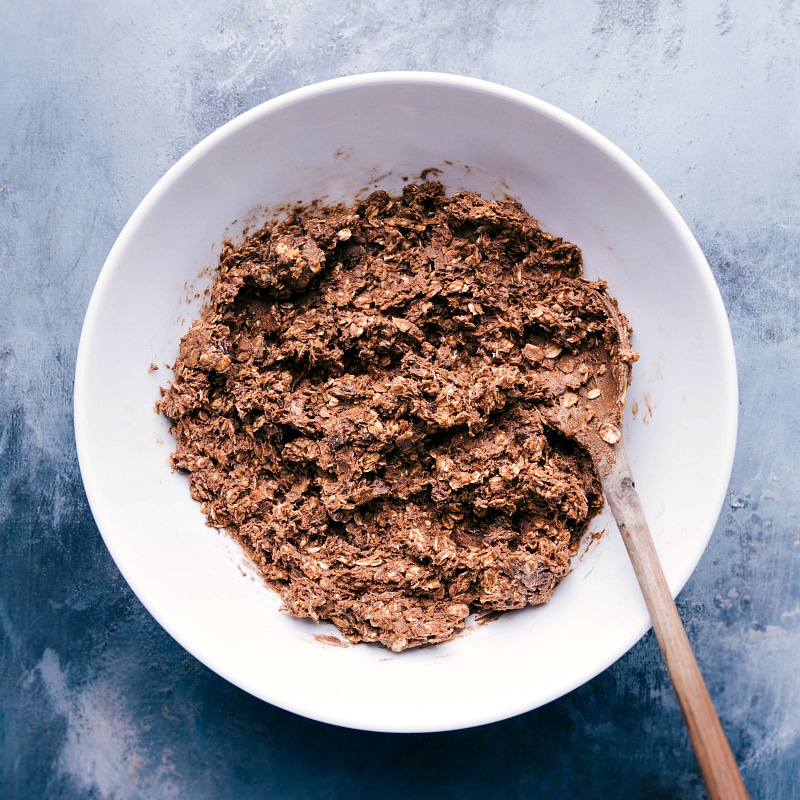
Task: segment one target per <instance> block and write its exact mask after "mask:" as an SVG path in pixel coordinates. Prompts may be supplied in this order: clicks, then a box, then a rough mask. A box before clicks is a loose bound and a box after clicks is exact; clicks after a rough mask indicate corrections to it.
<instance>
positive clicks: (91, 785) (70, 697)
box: [36, 648, 178, 800]
mask: <svg viewBox="0 0 800 800" xmlns="http://www.w3.org/2000/svg"><path fill="white" fill-rule="evenodd" d="M36 671H38V673H39V675H40V677H41V679H42V681H43V683H44V686H45V689H46V690H47V696H48V698H49V700H50V702H51V703H52V704H53V709H54V710H55V711H56V713H57V714H59V715H61V716H63V717H65V718H66V723H67V732H66V740H65V742H64V745H63V747H62V749H61V753H60V755H59V757H58V770H59V773H60V774H61V775H62V776H65V777H67V778H69V779H70V780H72V781H73V782H74V783H75V785H76V786H77V788H79V789H80V790H82V791H84V792H87V793H89V792H95V793H96V794H97V795H99V796H100V797H101V798H103V800H106V799H109V800H112V799H113V800H127V799H128V798H131V799H132V798H140V797H153V796H158V797H163V798H169V797H177V796H178V791H177V788H176V786H175V785H174V783H173V781H172V769H171V767H170V765H169V764H168V763H164V762H163V761H162V763H161V764H160V765H156V766H155V767H154V766H153V763H152V755H151V756H150V757H149V758H148V757H147V756H145V755H144V754H145V748H143V747H142V746H141V745H140V742H139V731H138V730H137V728H136V725H135V723H134V722H133V721H132V719H131V716H130V714H129V713H128V711H127V708H126V704H125V702H124V699H123V697H122V694H121V693H120V692H119V690H118V689H117V688H116V687H114V686H112V685H111V684H110V683H109V682H106V681H97V682H90V683H87V684H86V685H84V686H81V687H75V688H73V687H70V685H69V681H68V675H67V672H66V670H65V669H62V667H61V664H60V661H59V658H58V655H57V654H56V653H55V652H54V651H53V650H51V649H49V648H48V649H46V650H45V651H44V655H43V656H42V659H41V661H40V662H39V664H38V665H37V667H36Z"/></svg>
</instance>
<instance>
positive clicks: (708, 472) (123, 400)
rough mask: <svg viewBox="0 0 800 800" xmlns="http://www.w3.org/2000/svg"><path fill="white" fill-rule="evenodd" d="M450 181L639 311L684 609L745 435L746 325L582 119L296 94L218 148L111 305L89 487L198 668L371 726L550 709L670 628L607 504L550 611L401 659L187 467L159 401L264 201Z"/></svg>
mask: <svg viewBox="0 0 800 800" xmlns="http://www.w3.org/2000/svg"><path fill="white" fill-rule="evenodd" d="M428 167H438V168H439V169H441V170H442V172H441V173H440V175H439V177H440V179H441V180H442V181H443V182H444V183H445V185H446V187H447V189H448V190H449V191H454V190H458V189H471V190H475V191H478V192H481V193H483V194H484V195H486V196H492V197H501V196H506V195H510V196H512V197H515V198H517V199H518V200H520V201H521V202H522V203H523V205H524V206H525V207H526V208H527V209H528V210H529V211H530V212H531V213H532V214H533V215H534V216H535V217H537V218H538V219H539V220H540V221H541V223H542V225H543V226H544V227H545V228H546V229H549V230H550V231H552V232H554V233H557V234H558V235H561V236H563V237H564V238H566V239H568V240H570V241H572V242H575V243H576V244H578V245H580V247H581V248H582V249H583V254H584V261H585V270H586V275H587V276H588V277H590V278H594V277H602V278H604V279H605V280H607V281H608V283H609V286H610V290H611V293H612V294H613V295H615V296H616V297H617V298H618V299H619V302H620V306H621V307H622V309H623V310H624V311H625V312H626V313H627V315H628V316H629V318H630V320H631V322H632V324H633V327H634V337H633V340H634V346H635V347H636V349H637V350H638V351H639V352H640V353H641V360H640V361H639V362H638V363H637V364H636V366H635V369H634V378H633V385H632V386H631V389H630V393H629V402H628V412H627V418H626V421H625V430H624V435H625V440H626V443H627V446H628V449H629V454H630V458H631V462H632V465H633V470H634V474H635V477H636V485H637V488H638V489H639V491H640V493H641V497H642V501H643V504H644V507H645V510H646V512H647V515H648V517H649V521H650V525H651V528H652V531H653V535H654V538H655V540H656V545H657V548H658V551H659V554H660V556H661V559H662V562H663V565H664V570H665V572H666V575H667V578H668V581H669V585H670V588H671V590H672V591H673V593H677V592H678V591H679V590H680V589H681V587H682V586H683V584H684V583H685V582H686V580H687V579H688V577H689V575H690V574H691V572H692V570H693V569H694V568H695V566H696V565H697V562H698V561H699V559H700V556H701V555H702V553H703V550H704V548H705V546H706V544H707V542H708V539H709V537H710V535H711V533H712V530H713V528H714V525H715V522H716V519H717V516H718V514H719V511H720V508H721V505H722V502H723V498H724V494H725V491H726V487H727V483H728V479H729V477H730V470H731V466H732V461H733V453H734V444H735V438H736V424H737V383H736V369H735V364H734V356H733V346H732V342H731V336H730V330H729V327H728V322H727V318H726V315H725V311H724V308H723V305H722V301H721V299H720V295H719V292H718V290H717V287H716V285H715V283H714V280H713V277H712V275H711V272H710V270H709V268H708V265H707V263H706V261H705V259H704V258H703V255H702V253H701V251H700V249H699V247H698V245H697V243H696V242H695V240H694V238H693V237H692V235H691V233H690V232H689V230H688V228H687V227H686V225H685V224H684V222H683V221H682V220H681V218H680V216H679V215H678V213H677V212H676V211H675V209H674V208H673V207H672V205H671V204H670V203H669V201H668V200H667V199H666V198H665V197H664V195H663V194H662V193H661V191H660V190H659V189H658V188H657V187H656V186H655V185H654V184H653V182H652V181H651V180H650V179H649V178H648V177H647V176H646V175H645V174H644V173H643V172H642V170H641V169H639V168H638V167H637V166H636V165H635V164H634V163H633V162H632V161H631V160H630V159H629V158H628V157H626V156H625V155H624V154H623V153H622V152H620V150H618V149H617V148H616V147H615V146H614V145H612V144H610V143H609V142H608V141H607V140H606V139H604V138H603V137H602V136H600V135H599V134H598V133H596V132H595V131H594V130H592V129H591V128H589V127H587V126H586V125H584V124H582V123H581V122H579V121H577V120H576V119H574V118H573V117H571V116H569V115H567V114H566V113H564V112H563V111H560V110H558V109H556V108H554V107H552V106H550V105H548V104H547V103H544V102H542V101H540V100H537V99H535V98H533V97H530V96H529V95H526V94H523V93H521V92H518V91H513V90H511V89H507V88H504V87H501V86H497V85H494V84H490V83H486V82H483V81H478V80H472V79H468V78H462V77H456V76H453V75H439V74H430V73H379V74H371V75H362V76H355V77H350V78H341V79H337V80H333V81H327V82H325V83H320V84H317V85H314V86H310V87H307V88H305V89H300V90H298V91H294V92H290V93H289V94H286V95H283V96H281V97H278V98H275V99H274V100H270V101H269V102H267V103H264V104H263V105H261V106H258V107H257V108H254V109H253V110H251V111H249V112H247V113H245V114H243V115H242V116H240V117H238V118H236V119H235V120H233V121H232V122H229V123H228V124H227V125H224V126H223V127H222V128H220V129H219V130H217V131H216V132H215V133H213V134H212V135H211V136H209V137H208V138H207V139H205V140H204V141H202V142H201V143H200V144H199V145H197V146H196V147H195V148H194V149H192V150H191V151H190V152H189V153H188V154H187V155H186V156H184V158H182V159H181V160H180V161H179V162H178V163H177V164H176V165H175V166H174V167H173V168H172V169H171V170H169V172H167V174H166V175H165V176H164V177H163V178H162V179H161V180H160V181H159V182H158V184H157V185H156V186H155V188H154V189H153V190H152V191H151V192H150V193H149V194H148V195H147V197H146V198H145V199H144V201H143V202H142V204H141V205H140V206H139V208H138V209H137V210H136V212H135V213H134V214H133V216H132V217H131V219H130V221H129V222H128V224H127V225H126V226H125V228H124V230H123V231H122V233H121V234H120V236H119V239H118V240H117V242H116V244H115V245H114V248H113V249H112V251H111V253H110V254H109V256H108V260H107V261H106V263H105V266H104V267H103V270H102V273H101V274H100V277H99V279H98V281H97V286H96V288H95V291H94V294H93V296H92V299H91V303H90V305H89V309H88V312H87V315H86V321H85V324H84V328H83V334H82V337H81V342H80V349H79V353H78V361H77V372H76V378H75V432H76V437H77V445H78V456H79V459H80V465H81V471H82V474H83V480H84V483H85V486H86V492H87V495H88V498H89V502H90V504H91V507H92V511H93V512H94V516H95V519H96V521H97V524H98V526H99V528H100V531H101V533H102V535H103V537H104V539H105V542H106V544H107V546H108V548H109V550H110V552H111V554H112V556H113V557H114V560H115V561H116V563H117V565H118V566H119V568H120V570H121V572H122V574H123V575H124V576H125V578H126V580H127V581H128V582H129V583H130V585H131V587H132V588H133V591H134V592H135V593H136V594H137V595H138V597H139V598H140V599H141V601H142V602H143V603H144V605H145V606H146V607H147V608H148V609H149V611H150V612H151V613H152V614H153V616H154V617H155V618H156V619H157V620H158V621H159V622H160V623H161V625H163V626H164V628H165V629H166V630H167V631H168V632H169V633H170V634H171V635H172V636H174V637H175V639H177V640H178V642H180V643H181V644H182V645H183V646H184V647H185V648H186V649H187V650H188V651H189V652H191V653H192V654H193V655H194V656H196V657H197V658H198V659H199V660H200V661H202V662H203V663H204V664H206V665H207V666H208V667H210V668H211V669H212V670H214V671H215V672H217V673H219V674H220V675H222V676H223V677H225V678H227V679H228V680H229V681H231V682H232V683H234V684H236V685H237V686H239V687H241V688H242V689H244V690H246V691H248V692H250V693H251V694H253V695H255V696H257V697H260V698H262V699H263V700H266V701H268V702H270V703H274V704H275V705H278V706H281V707H283V708H285V709H289V710H291V711H294V712H297V713H298V714H303V715H305V716H307V717H311V718H314V719H318V720H322V721H325V722H330V723H335V724H338V725H344V726H348V727H353V728H361V729H366V730H378V731H406V732H411V731H436V730H449V729H456V728H463V727H468V726H472V725H478V724H482V723H487V722H492V721H495V720H500V719H504V718H507V717H510V716H512V715H515V714H519V713H521V712H524V711H528V710H530V709H533V708H536V707H537V706H540V705H542V704H544V703H547V702H549V701H550V700H553V699H555V698H557V697H559V696H561V695H563V694H565V693H566V692H569V691H570V690H572V689H574V688H576V687H577V686H579V685H581V684H582V683H584V682H585V681H587V680H589V679H590V678H592V677H594V676H595V675H597V674H598V673H600V672H601V671H602V670H604V669H605V668H606V667H608V666H609V665H610V664H612V663H613V662H614V661H616V660H617V659H618V658H619V657H620V656H622V655H623V654H624V653H625V652H626V651H627V650H628V649H629V648H630V647H631V646H632V645H633V644H634V643H635V642H636V641H637V640H638V639H639V638H640V637H641V636H642V635H643V634H644V633H645V632H646V630H647V629H648V627H649V625H650V621H649V617H648V614H647V611H646V609H645V606H644V602H643V601H642V599H641V595H640V592H639V589H638V586H637V584H636V581H635V579H634V576H633V572H632V569H631V566H630V564H629V561H628V558H627V556H626V553H625V551H624V548H623V546H622V544H621V541H620V539H619V535H618V532H617V530H616V527H615V525H614V523H613V521H612V519H611V517H610V515H609V513H608V511H606V512H605V513H604V514H603V515H601V517H599V518H598V520H597V521H596V523H595V525H594V526H593V530H594V531H603V530H605V531H606V535H603V536H601V537H599V538H597V539H596V540H595V541H593V542H592V543H591V544H590V545H588V546H586V547H585V548H584V551H583V552H582V553H581V554H580V556H579V557H577V558H576V559H575V563H574V568H573V571H572V572H571V574H570V575H569V576H568V577H567V578H566V579H565V580H564V581H563V582H562V584H561V585H560V586H559V587H558V588H557V589H556V591H555V594H554V596H553V599H552V601H551V602H550V603H549V604H547V605H545V606H539V607H536V608H528V609H525V610H523V611H517V612H512V613H509V614H507V615H505V616H503V617H502V618H501V619H499V620H496V621H493V622H491V623H490V624H485V625H481V624H478V623H473V624H471V625H470V626H469V628H468V630H466V631H465V632H464V633H462V634H461V635H459V636H458V637H457V638H456V639H455V640H453V641H451V642H449V643H446V644H442V645H438V646H435V647H428V648H423V649H419V650H412V651H407V652H404V653H400V654H393V653H391V652H389V651H387V650H385V649H383V648H380V647H378V646H373V645H363V644H362V645H357V646H352V645H347V646H343V645H342V644H341V641H340V643H339V644H338V645H337V644H335V643H332V642H333V641H335V640H340V637H338V636H337V631H336V629H335V628H334V627H333V626H332V625H327V624H323V625H319V626H317V625H314V624H313V623H311V622H308V621H303V620H298V619H295V618H292V617H289V616H288V615H287V614H285V613H283V612H281V611H280V610H279V606H280V601H279V599H278V596H277V595H276V594H275V593H273V591H272V590H270V589H269V588H268V587H266V586H265V585H264V584H263V583H262V582H261V581H260V579H259V578H258V577H257V576H256V575H255V573H254V571H253V570H252V569H251V568H250V566H249V565H248V564H247V562H246V561H245V559H244V558H243V556H242V554H241V553H240V551H239V550H238V548H237V546H236V545H235V544H233V542H232V541H230V540H229V539H228V538H227V537H226V536H225V535H224V534H220V533H218V532H217V531H215V530H213V529H212V528H209V527H207V526H206V525H205V520H204V517H203V515H202V514H201V512H200V508H199V505H198V504H197V503H195V502H194V501H193V500H191V498H190V496H189V486H188V481H187V478H186V476H184V475H181V474H178V473H174V472H172V471H171V470H170V466H169V453H170V451H171V449H172V448H173V439H172V437H171V435H170V433H169V429H168V425H167V421H166V420H165V418H164V417H163V416H160V415H157V414H156V413H154V404H155V402H156V400H157V399H158V396H159V393H158V389H159V386H160V385H165V384H166V382H167V381H168V380H169V378H170V377H171V373H170V372H169V370H168V369H166V368H165V366H164V365H165V364H167V363H171V362H172V361H173V360H174V359H175V357H176V355H177V352H178V342H179V339H180V337H181V335H182V334H183V333H184V331H185V330H186V328H187V327H188V325H189V324H190V322H191V321H192V319H194V318H195V316H196V315H197V314H198V312H199V310H200V307H201V305H202V302H203V290H204V289H205V288H206V287H207V286H208V285H209V284H210V282H211V279H212V275H211V272H212V268H213V267H214V266H215V265H216V260H217V256H218V253H219V250H220V246H221V242H222V240H223V238H224V237H225V236H232V237H237V236H239V237H240V236H241V233H242V228H243V226H244V225H245V224H246V222H248V221H249V222H250V223H253V222H259V221H262V220H263V219H264V218H265V216H266V211H265V210H264V209H265V208H267V209H269V208H275V207H278V206H282V205H284V204H286V203H294V202H297V201H308V200H311V199H314V198H319V197H324V198H326V199H327V200H330V201H349V200H352V199H353V197H354V196H355V195H356V194H357V193H359V192H360V193H362V194H363V192H364V191H365V190H371V189H373V188H375V187H381V188H385V189H387V190H389V191H397V190H399V189H400V188H401V186H402V185H403V182H404V181H405V180H406V179H407V178H412V177H416V176H418V175H419V174H420V172H421V170H423V169H425V168H428ZM151 363H155V364H157V365H159V366H160V367H161V368H160V369H159V370H158V371H157V372H151V371H148V367H149V365H150V364H151Z"/></svg>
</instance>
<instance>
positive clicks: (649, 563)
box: [601, 442, 748, 800]
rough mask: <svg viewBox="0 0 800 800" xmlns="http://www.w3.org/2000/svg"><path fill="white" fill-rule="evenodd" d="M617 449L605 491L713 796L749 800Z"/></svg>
mask: <svg viewBox="0 0 800 800" xmlns="http://www.w3.org/2000/svg"><path fill="white" fill-rule="evenodd" d="M614 450H615V453H616V459H615V462H614V464H612V465H611V466H610V468H609V470H608V472H607V474H606V475H605V477H603V489H604V490H605V494H606V499H607V500H608V504H609V505H610V506H611V511H612V512H613V514H614V519H615V520H616V521H617V525H618V527H619V530H620V533H621V534H622V539H623V541H624V542H625V547H626V548H627V550H628V554H629V555H630V559H631V562H632V563H633V569H634V572H635V573H636V577H637V579H638V581H639V585H640V586H641V589H642V594H643V595H644V599H645V602H646V603H647V608H648V610H649V611H650V617H651V619H652V621H653V629H654V630H655V633H656V638H657V639H658V643H659V645H660V646H661V652H662V653H663V655H664V660H665V661H666V664H667V670H668V671H669V674H670V677H671V679H672V683H673V685H674V687H675V693H676V694H677V696H678V702H679V703H680V707H681V711H682V712H683V718H684V720H685V722H686V727H687V728H688V730H689V738H690V739H691V741H692V746H693V747H694V752H695V755H696V757H697V761H698V764H699V765H700V772H701V773H702V775H703V780H704V781H705V783H706V788H707V789H708V794H709V796H710V797H711V800H731V798H734V799H736V800H738V798H747V797H748V794H747V789H746V788H745V786H744V783H743V781H742V777H741V775H740V773H739V768H738V767H737V765H736V761H735V759H734V757H733V753H732V752H731V748H730V745H729V744H728V740H727V739H726V737H725V732H724V731H723V730H722V725H721V724H720V721H719V717H718V716H717V713H716V711H715V710H714V705H713V703H712V702H711V697H710V696H709V694H708V689H707V688H706V684H705V681H704V680H703V676H702V674H701V673H700V668H699V667H698V665H697V660H696V659H695V657H694V653H693V652H692V646H691V644H689V639H688V637H687V636H686V631H685V629H684V627H683V623H682V622H681V618H680V615H679V614H678V609H677V607H676V606H675V601H674V600H673V599H672V594H671V593H670V590H669V586H668V585H667V581H666V578H665V577H664V572H663V570H662V569H661V563H660V561H659V560H658V554H657V553H656V549H655V546H654V544H653V538H652V536H651V535H650V529H649V528H648V526H647V521H646V520H645V516H644V510H643V509H642V504H641V501H640V499H639V495H638V493H637V492H636V489H635V487H634V484H633V477H632V475H631V468H630V464H629V462H628V456H627V454H626V452H625V449H624V447H623V445H622V442H619V443H618V444H617V445H616V446H615V448H614ZM603 471H604V470H601V473H602V472H603Z"/></svg>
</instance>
